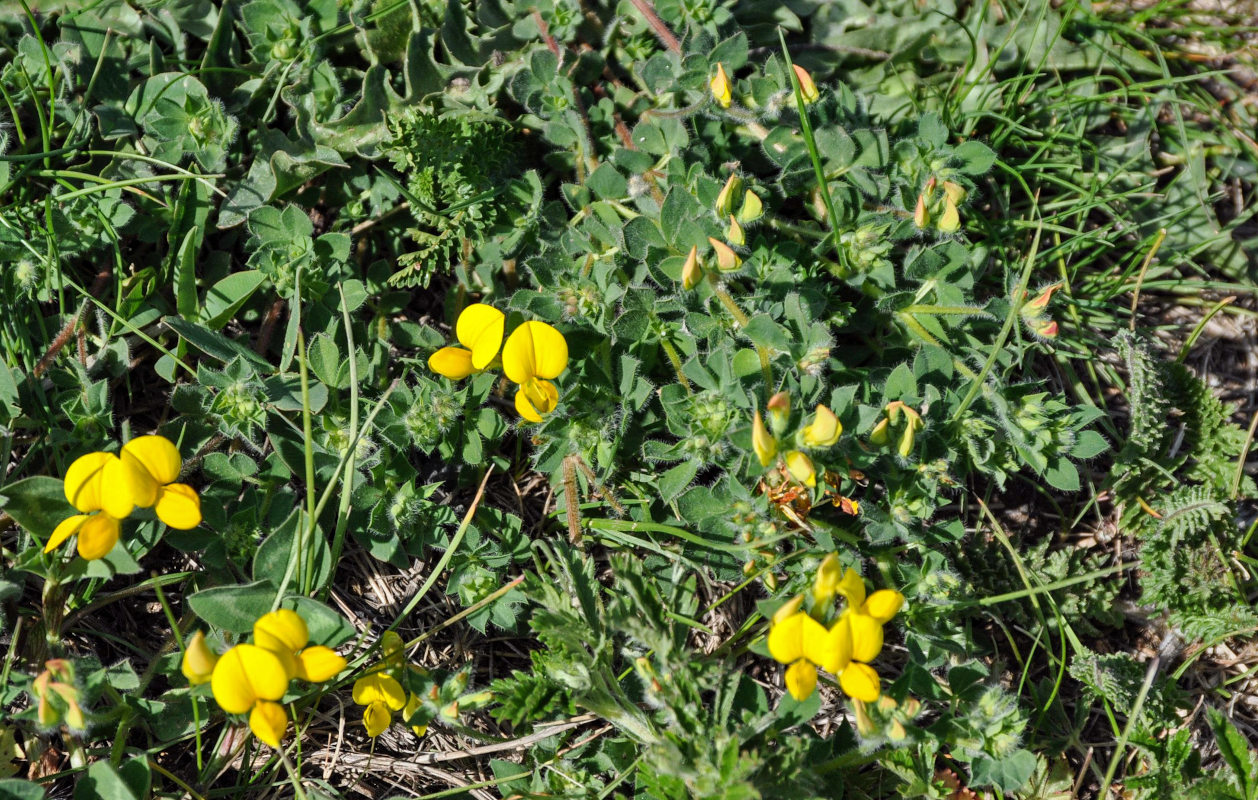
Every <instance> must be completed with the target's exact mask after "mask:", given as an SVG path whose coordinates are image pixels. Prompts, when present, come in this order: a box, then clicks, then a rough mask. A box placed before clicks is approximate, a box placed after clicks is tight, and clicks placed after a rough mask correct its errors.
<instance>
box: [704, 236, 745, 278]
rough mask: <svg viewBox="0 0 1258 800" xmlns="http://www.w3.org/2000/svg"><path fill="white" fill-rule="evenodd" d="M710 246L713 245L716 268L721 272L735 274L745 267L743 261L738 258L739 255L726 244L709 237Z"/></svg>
mask: <svg viewBox="0 0 1258 800" xmlns="http://www.w3.org/2000/svg"><path fill="white" fill-rule="evenodd" d="M708 244H710V245H712V249H713V250H715V251H716V268H717V269H719V270H720V271H721V272H733V271H735V270H737V269H738V268H739V267H741V266H742V265H743V260H742V259H741V258H739V257H738V253H735V252H734V250H733V248H731V247H730V246H729V245H727V244H726V243H725V242H722V241H721V240H720V239H713V238H712V237H711V236H709V237H708Z"/></svg>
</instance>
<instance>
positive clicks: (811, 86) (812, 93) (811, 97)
mask: <svg viewBox="0 0 1258 800" xmlns="http://www.w3.org/2000/svg"><path fill="white" fill-rule="evenodd" d="M791 66H792V67H794V68H795V77H796V78H798V79H799V93H800V94H801V95H803V98H804V103H805V104H809V103H815V102H817V99H818V98H819V97H821V93H820V92H818V91H817V84H816V83H814V82H813V80H812V76H811V75H809V74H808V70H806V69H804V68H803V67H801V66H800V65H799V64H792V65H791Z"/></svg>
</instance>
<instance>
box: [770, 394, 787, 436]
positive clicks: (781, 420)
mask: <svg viewBox="0 0 1258 800" xmlns="http://www.w3.org/2000/svg"><path fill="white" fill-rule="evenodd" d="M767 407H768V409H769V424H770V425H772V426H773V433H774V435H776V436H781V435H782V432H783V431H784V430H786V425H787V423H789V422H790V421H791V393H790V392H778V393H777V394H775V395H773V396H772V397H770V398H769V403H768V406H767Z"/></svg>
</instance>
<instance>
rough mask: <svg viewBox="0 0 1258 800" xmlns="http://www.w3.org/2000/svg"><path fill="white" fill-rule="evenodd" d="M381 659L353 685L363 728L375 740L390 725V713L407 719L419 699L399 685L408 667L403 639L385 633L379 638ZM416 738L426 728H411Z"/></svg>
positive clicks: (391, 722) (413, 726) (412, 712)
mask: <svg viewBox="0 0 1258 800" xmlns="http://www.w3.org/2000/svg"><path fill="white" fill-rule="evenodd" d="M380 647H381V652H382V653H383V654H384V658H382V659H381V660H380V663H379V664H376V665H375V666H374V667H372V668H371V670H369V671H368V672H367V674H366V675H364V676H363V677H361V678H359V679H358V680H356V681H354V702H355V703H357V704H358V705H360V706H364V708H363V727H365V728H366V729H367V735H368V736H370V737H371V738H373V739H374V738H375V737H377V736H379V735H380V734H382V733H384V732H385V730H387V729H388V727H389V725H391V724H393V712H394V711H401V712H402V718H403V719H410V718H411V717H412V716H414V714H415V712H416V711H418V710H419V707H420V705H421V701H420V699H419V696H418V695H416V694H414V693H410V692H407V691H406V689H404V688H403V687H402V681H401V679H403V678H404V677H405V672H406V670H407V669H408V665H407V664H406V662H405V658H404V656H403V653H402V637H401V636H398V635H397V634H396V633H394V632H393V631H385V633H384V635H383V636H381V637H380ZM411 730H412V731H413V732H414V733H415V735H416V736H423V735H424V733H425V732H427V730H428V726H427V725H412V726H411Z"/></svg>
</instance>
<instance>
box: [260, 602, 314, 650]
mask: <svg viewBox="0 0 1258 800" xmlns="http://www.w3.org/2000/svg"><path fill="white" fill-rule="evenodd" d="M309 641H310V632H309V630H307V629H306V621H305V620H304V619H302V618H301V617H299V616H298V615H297V612H296V611H293V610H291V609H288V608H281V609H278V610H276V611H272V612H270V613H269V614H263V615H262V616H260V617H258V621H257V622H255V623H253V643H254V644H256V645H257V646H258V647H265V648H266V649H267V650H272V651H274V652H276V653H282V652H289V653H294V654H295V653H296V652H297V651H298V650H300V649H301V648H303V647H305V646H306V643H307V642H309Z"/></svg>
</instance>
